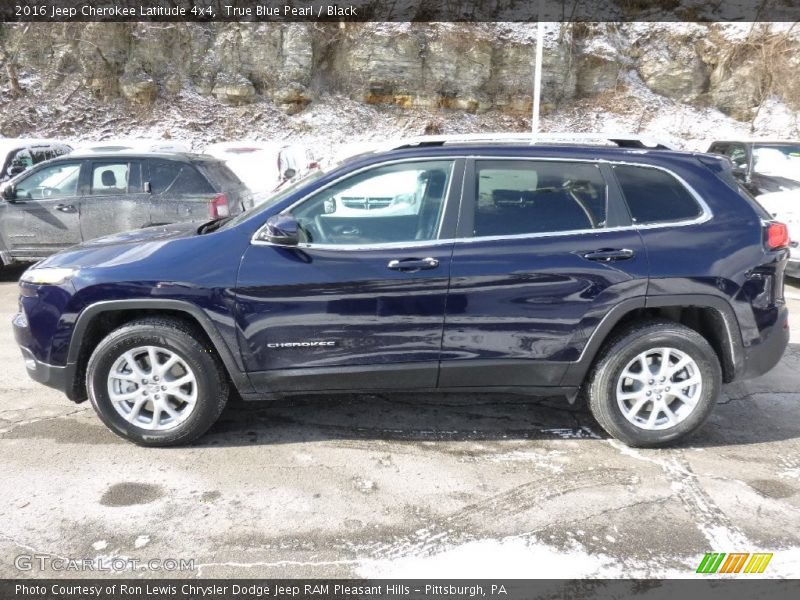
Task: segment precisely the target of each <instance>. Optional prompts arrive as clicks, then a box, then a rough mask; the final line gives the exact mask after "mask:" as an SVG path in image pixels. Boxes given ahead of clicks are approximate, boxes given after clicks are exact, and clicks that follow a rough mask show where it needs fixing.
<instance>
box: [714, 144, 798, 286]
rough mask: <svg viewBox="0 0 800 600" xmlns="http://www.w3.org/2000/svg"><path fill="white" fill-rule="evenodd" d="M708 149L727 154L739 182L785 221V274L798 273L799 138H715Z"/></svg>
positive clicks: (770, 211) (792, 275)
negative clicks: (721, 139)
mask: <svg viewBox="0 0 800 600" xmlns="http://www.w3.org/2000/svg"><path fill="white" fill-rule="evenodd" d="M708 151H709V152H713V153H715V154H722V155H724V156H727V157H728V158H729V159H730V160H731V163H732V164H733V175H734V177H736V179H737V180H738V182H739V183H740V184H741V186H742V187H743V188H744V189H745V190H747V191H748V192H749V193H750V194H752V195H753V196H754V197H755V199H756V200H757V201H758V202H760V203H761V205H762V206H764V208H765V209H766V210H767V211H768V212H769V213H770V214H771V215H772V216H773V217H775V218H777V219H779V220H780V221H781V222H783V223H785V224H786V225H787V227H788V228H789V239H790V240H791V244H790V245H791V248H790V256H789V262H788V264H787V265H786V274H787V275H789V276H791V277H800V141H769V140H750V141H719V142H713V143H712V144H711V146H710V148H709V150H708Z"/></svg>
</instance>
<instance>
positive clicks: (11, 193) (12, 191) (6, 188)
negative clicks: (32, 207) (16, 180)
mask: <svg viewBox="0 0 800 600" xmlns="http://www.w3.org/2000/svg"><path fill="white" fill-rule="evenodd" d="M0 194H2V196H3V199H4V200H14V199H16V197H17V190H16V188H15V187H14V184H13V183H4V184H2V185H0Z"/></svg>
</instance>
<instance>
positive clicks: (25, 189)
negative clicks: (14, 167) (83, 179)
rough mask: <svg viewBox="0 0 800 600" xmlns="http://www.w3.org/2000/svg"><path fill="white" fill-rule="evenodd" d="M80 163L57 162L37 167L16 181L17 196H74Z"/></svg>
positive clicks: (22, 197) (20, 197)
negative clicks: (33, 171)
mask: <svg viewBox="0 0 800 600" xmlns="http://www.w3.org/2000/svg"><path fill="white" fill-rule="evenodd" d="M80 171H81V165H80V163H58V164H56V165H50V166H48V167H45V168H43V169H39V170H38V171H36V172H35V173H33V174H32V175H30V176H28V177H24V178H23V179H21V180H20V181H19V182H17V186H16V187H17V198H19V199H26V198H33V199H37V198H60V197H64V196H74V195H75V194H76V192H77V189H78V178H79V176H80Z"/></svg>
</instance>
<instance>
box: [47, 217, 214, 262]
mask: <svg viewBox="0 0 800 600" xmlns="http://www.w3.org/2000/svg"><path fill="white" fill-rule="evenodd" d="M200 225H202V223H201V222H188V223H175V224H172V225H159V226H157V227H146V228H144V229H135V230H133V231H125V232H123V233H115V234H112V235H107V236H105V237H101V238H97V239H94V240H89V241H87V242H83V243H82V244H78V245H77V246H73V247H71V248H68V249H67V250H63V251H61V252H59V253H58V254H54V255H53V256H50V257H49V258H46V259H45V260H44V261H42V262H41V263H40V266H43V267H45V266H47V267H60V266H65V267H66V266H69V267H81V266H85V265H91V266H97V267H110V266H116V265H120V264H126V263H132V262H135V261H137V260H140V259H142V258H145V257H147V256H149V255H151V254H153V253H154V252H155V251H156V250H158V249H159V248H161V247H162V246H165V245H167V244H169V243H171V242H173V241H175V240H179V239H185V238H192V237H196V236H197V229H198V227H200Z"/></svg>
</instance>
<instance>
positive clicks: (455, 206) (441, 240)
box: [250, 155, 467, 251]
mask: <svg viewBox="0 0 800 600" xmlns="http://www.w3.org/2000/svg"><path fill="white" fill-rule="evenodd" d="M466 160H467V159H465V158H464V157H463V156H452V155H445V156H422V157H413V158H405V159H400V160H390V161H386V162H380V163H373V164H370V165H367V166H365V167H363V168H361V169H358V170H355V171H350V172H348V173H345V174H343V175H342V176H341V177H338V178H337V179H335V180H333V181H330V182H328V183H326V184H325V185H323V186H321V187H319V188H316V189H314V190H313V191H312V192H310V193H308V194H306V195H305V196H303V197H302V198H300V199H299V200H296V201H295V202H293V203H292V204H290V205H289V206H288V207H286V208H284V209H283V210H281V211H280V213H275V214H287V213H291V212H292V210H294V209H295V208H296V207H297V206H300V205H301V204H303V203H304V202H306V201H307V200H309V199H311V198H313V197H314V196H316V195H317V194H320V193H322V192H324V191H325V190H326V189H328V188H331V187H334V186H335V185H337V184H339V183H341V182H342V181H345V180H346V179H349V178H350V177H353V176H355V175H358V174H360V173H364V172H366V171H370V170H372V169H379V168H381V167H385V166H390V165H395V164H413V163H415V162H430V161H451V162H452V163H453V167H452V169H451V175H450V181H449V182H448V187H447V190H446V192H445V200H444V202H445V204H444V210H443V211H442V214H441V216H440V217H439V224H438V230H437V235H436V237H434V238H433V239H430V240H409V241H405V242H383V243H374V244H357V243H356V244H325V243H314V242H312V243H300V244H298V246H297V247H298V248H303V249H314V248H316V249H320V250H345V251H348V250H350V251H352V250H371V249H384V248H385V249H392V248H414V247H422V246H425V247H430V246H441V245H446V244H452V243H453V242H454V237H453V236H454V235H456V230H457V228H458V227H459V223H460V220H461V213H460V210H461V205H462V202H461V198H462V193H463V191H464V187H465V185H466V177H465V163H466ZM264 227H266V221H265V222H264V224H263V225H262V226H261V227H259V228H258V229H257V230H256V232H255V233H254V234H253V236H252V237H251V239H250V243H251V244H253V245H256V246H275V244H272V243H271V242H267V241H264V240H261V239H258V238H259V234H260V233H261V231H262V230H263V229H264Z"/></svg>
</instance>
